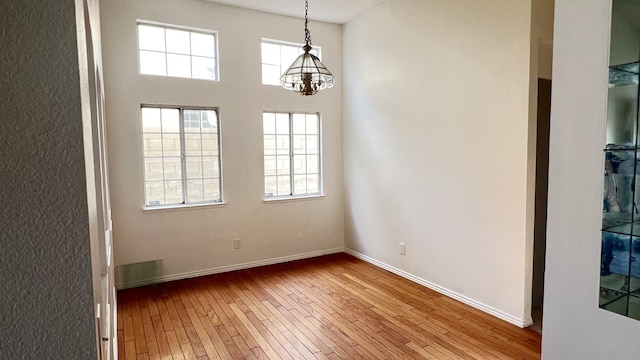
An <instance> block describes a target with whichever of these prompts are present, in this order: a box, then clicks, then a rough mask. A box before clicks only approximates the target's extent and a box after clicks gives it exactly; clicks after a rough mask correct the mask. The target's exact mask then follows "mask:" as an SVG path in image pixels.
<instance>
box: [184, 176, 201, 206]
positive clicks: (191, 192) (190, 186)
mask: <svg viewBox="0 0 640 360" xmlns="http://www.w3.org/2000/svg"><path fill="white" fill-rule="evenodd" d="M203 200H204V186H203V184H202V179H198V180H187V203H194V202H202V201H203Z"/></svg>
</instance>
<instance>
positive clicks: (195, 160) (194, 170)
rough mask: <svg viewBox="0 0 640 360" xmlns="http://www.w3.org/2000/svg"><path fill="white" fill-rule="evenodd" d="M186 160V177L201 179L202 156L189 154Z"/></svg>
mask: <svg viewBox="0 0 640 360" xmlns="http://www.w3.org/2000/svg"><path fill="white" fill-rule="evenodd" d="M186 161H187V179H202V170H203V169H202V157H199V156H189V157H187V158H186Z"/></svg>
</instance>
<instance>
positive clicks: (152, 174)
mask: <svg viewBox="0 0 640 360" xmlns="http://www.w3.org/2000/svg"><path fill="white" fill-rule="evenodd" d="M144 180H145V181H152V180H164V171H163V167H162V158H146V159H144Z"/></svg>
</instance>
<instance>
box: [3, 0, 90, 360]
mask: <svg viewBox="0 0 640 360" xmlns="http://www.w3.org/2000/svg"><path fill="white" fill-rule="evenodd" d="M0 9H1V11H0V34H1V35H0V38H2V41H0V53H2V56H0V68H2V69H3V70H2V71H0V84H2V85H1V86H0V87H1V88H2V100H1V101H0V114H2V121H0V149H2V156H1V157H0V169H1V172H0V173H1V174H2V176H0V184H1V186H0V199H2V206H1V207H0V249H1V251H0V303H1V304H2V306H0V319H2V325H1V326H0V337H1V338H2V345H0V353H1V355H0V357H2V358H3V359H18V358H21V359H47V358H58V359H96V358H97V342H98V339H97V336H96V330H95V329H96V327H95V326H96V325H95V321H94V319H95V317H94V300H95V299H94V294H96V293H94V292H93V290H94V289H92V274H93V275H94V277H93V279H99V273H95V272H93V273H92V262H91V260H92V254H93V251H92V250H93V249H95V248H94V247H93V245H95V244H92V243H93V242H94V240H95V239H94V238H93V235H94V234H95V230H96V228H97V221H96V219H95V205H96V204H95V197H94V198H92V194H91V193H90V192H91V186H92V177H91V176H92V175H93V174H89V172H90V169H91V166H92V161H93V160H92V158H91V157H90V156H87V155H88V153H86V152H85V151H87V150H90V149H91V148H92V146H93V144H92V139H91V136H90V133H91V119H90V116H89V117H86V116H85V115H87V113H86V111H85V110H86V108H85V105H87V103H86V100H87V96H86V95H87V92H88V87H89V84H88V82H87V81H86V70H87V67H86V62H84V61H85V60H86V58H83V56H86V52H85V53H84V54H82V55H79V49H78V46H79V45H81V44H83V43H84V41H85V39H84V33H83V31H84V29H82V28H80V27H79V26H78V25H80V23H81V22H82V18H83V16H84V14H83V9H84V4H83V1H81V0H76V1H73V0H65V1H55V2H44V3H43V2H33V1H21V0H16V1H5V2H3V3H2V5H0ZM76 15H77V16H78V19H79V21H78V23H77V22H76ZM85 45H86V43H85ZM83 65H84V69H83V70H82V71H83V72H84V74H83V75H81V74H80V72H81V71H80V69H82V67H83ZM83 77H84V78H83ZM83 134H84V135H87V134H89V136H88V138H85V139H84V141H83ZM85 156H87V157H85ZM87 175H89V176H87ZM98 282H99V281H98ZM94 284H95V283H94ZM96 291H99V289H96ZM98 294H99V293H98ZM97 298H98V299H99V295H97Z"/></svg>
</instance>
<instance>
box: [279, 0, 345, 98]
mask: <svg viewBox="0 0 640 360" xmlns="http://www.w3.org/2000/svg"><path fill="white" fill-rule="evenodd" d="M308 13H309V0H305V5H304V40H305V45H304V46H303V47H302V50H304V53H303V54H302V55H300V56H298V58H297V59H296V61H294V62H293V64H291V66H290V67H289V69H287V71H285V73H284V74H282V76H280V86H282V87H283V88H285V89H288V90H293V91H294V92H296V93H298V94H300V95H302V96H309V95H314V94H315V93H317V92H318V91H319V90H324V89H328V88H331V87H333V75H332V74H331V72H330V71H329V70H327V68H326V67H325V66H324V65H323V64H322V63H321V62H320V59H318V57H317V56H315V55H313V54H311V53H309V51H311V49H312V46H311V33H310V32H309V28H308V25H309V15H308Z"/></svg>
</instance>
